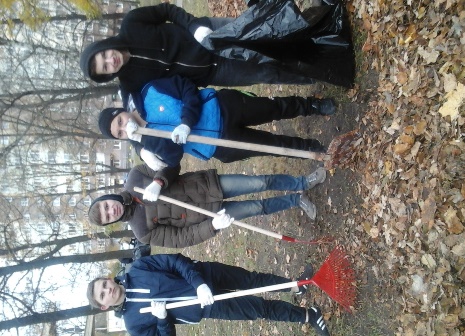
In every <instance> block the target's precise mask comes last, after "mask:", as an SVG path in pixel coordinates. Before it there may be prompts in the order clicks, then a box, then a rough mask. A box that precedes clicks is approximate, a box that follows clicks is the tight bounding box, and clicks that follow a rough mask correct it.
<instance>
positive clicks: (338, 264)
mask: <svg viewBox="0 0 465 336" xmlns="http://www.w3.org/2000/svg"><path fill="white" fill-rule="evenodd" d="M309 284H313V285H315V286H317V287H319V288H320V289H321V290H323V291H324V292H325V293H326V294H328V296H329V297H330V298H331V299H333V300H334V301H336V302H337V303H339V304H340V305H341V306H342V307H343V308H344V309H346V310H347V311H348V312H352V310H351V308H353V307H354V306H355V301H356V297H357V288H356V279H355V272H354V270H353V268H352V264H351V262H350V260H349V256H348V255H347V254H346V253H345V252H344V249H343V248H342V246H340V245H338V246H336V248H335V249H334V250H333V251H332V252H331V253H330V254H329V256H328V257H327V258H326V260H325V261H324V262H323V265H321V267H320V269H319V270H318V271H317V272H316V273H315V275H314V276H313V277H312V278H311V279H309V280H298V281H292V282H286V283H282V284H279V285H271V286H265V287H259V288H252V289H247V290H241V291H235V292H230V293H226V294H219V295H214V296H213V298H214V299H215V301H219V300H226V299H231V298H235V297H240V296H246V295H253V294H259V293H265V292H271V291H277V290H282V289H286V288H293V287H300V286H304V285H309ZM147 301H150V299H148V300H147ZM196 304H200V301H199V300H198V299H194V300H186V301H179V302H173V303H168V304H167V305H166V309H173V308H179V307H186V306H192V305H196ZM139 312H140V313H150V312H151V307H145V308H141V309H140V310H139Z"/></svg>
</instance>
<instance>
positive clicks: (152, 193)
mask: <svg viewBox="0 0 465 336" xmlns="http://www.w3.org/2000/svg"><path fill="white" fill-rule="evenodd" d="M160 191H161V185H160V184H159V183H158V182H157V181H153V182H152V183H150V184H149V186H148V187H147V188H145V191H144V196H143V199H145V200H147V201H150V202H155V201H156V200H157V199H158V196H160Z"/></svg>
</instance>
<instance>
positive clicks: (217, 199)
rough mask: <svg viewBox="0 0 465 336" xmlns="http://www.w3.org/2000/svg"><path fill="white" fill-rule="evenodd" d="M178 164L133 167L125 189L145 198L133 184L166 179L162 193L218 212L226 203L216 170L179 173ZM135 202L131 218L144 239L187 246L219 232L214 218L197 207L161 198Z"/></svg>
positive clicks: (132, 224)
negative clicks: (161, 167) (159, 167)
mask: <svg viewBox="0 0 465 336" xmlns="http://www.w3.org/2000/svg"><path fill="white" fill-rule="evenodd" d="M178 173H179V167H176V168H164V169H162V170H161V171H159V172H155V171H153V170H152V169H150V168H149V167H148V166H146V165H139V166H136V167H134V168H132V169H131V171H130V173H129V176H128V179H127V181H126V184H125V189H126V191H127V192H129V193H130V194H131V195H132V196H134V197H137V198H138V199H142V195H141V194H139V193H136V192H134V190H133V189H134V187H140V188H145V187H147V186H148V185H149V184H150V183H152V181H153V179H154V178H159V179H161V180H162V181H163V182H164V187H163V189H162V191H161V195H164V196H167V197H170V198H174V199H176V200H178V201H181V202H185V203H188V204H191V205H194V206H197V207H200V208H203V209H205V210H208V211H212V212H217V211H219V210H220V209H221V205H222V203H223V192H222V189H221V187H220V183H219V179H218V174H217V173H216V170H206V171H197V172H193V173H185V174H182V175H177V174H178ZM143 203H144V204H140V203H136V204H134V207H135V209H134V213H133V215H132V218H131V219H129V225H130V226H131V229H132V231H133V232H134V235H135V236H136V238H137V239H138V240H140V241H141V242H143V243H146V244H151V245H154V246H164V247H186V246H192V245H196V244H199V243H201V242H203V241H205V240H207V239H210V238H212V237H213V236H215V235H216V232H217V231H216V230H215V229H214V228H213V225H212V219H211V217H208V216H206V215H203V214H200V213H198V212H196V211H192V210H188V209H185V208H183V207H180V206H177V205H174V204H171V203H168V202H164V201H161V200H158V201H157V202H156V203H151V202H148V201H143Z"/></svg>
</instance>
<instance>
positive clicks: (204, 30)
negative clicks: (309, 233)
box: [194, 27, 213, 43]
mask: <svg viewBox="0 0 465 336" xmlns="http://www.w3.org/2000/svg"><path fill="white" fill-rule="evenodd" d="M212 32H213V30H211V29H210V28H208V27H199V28H197V29H196V30H195V33H194V38H195V39H196V40H197V42H199V43H200V42H202V41H203V39H204V38H205V37H207V36H208V35H210V34H211V33H212Z"/></svg>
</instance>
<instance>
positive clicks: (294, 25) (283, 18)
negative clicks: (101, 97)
mask: <svg viewBox="0 0 465 336" xmlns="http://www.w3.org/2000/svg"><path fill="white" fill-rule="evenodd" d="M249 6H250V8H249V9H248V10H247V11H246V12H245V13H244V14H243V15H242V16H240V17H239V18H237V19H232V18H207V17H204V18H196V17H194V16H193V15H191V14H189V13H187V12H186V11H184V10H183V9H182V8H179V7H177V6H175V5H171V4H168V3H163V4H161V5H157V6H149V7H141V8H138V9H135V10H132V11H130V12H129V13H128V14H127V15H126V16H125V18H124V19H123V22H122V24H121V29H120V33H119V34H118V35H116V36H114V37H110V38H107V39H105V40H102V41H97V42H94V43H92V44H91V45H89V46H88V47H86V48H85V49H84V51H83V52H82V54H81V62H80V65H81V69H82V71H83V73H84V75H85V76H87V77H89V78H90V79H91V80H93V81H94V82H97V83H102V82H106V81H110V80H113V79H115V78H117V79H118V80H119V83H120V86H121V90H122V94H123V102H124V108H114V107H109V108H106V109H104V110H103V111H101V113H100V115H99V128H100V131H101V132H102V134H103V135H104V136H106V137H108V138H112V139H128V140H129V141H131V142H132V143H133V144H134V146H135V147H136V148H137V149H138V151H139V153H140V157H141V159H142V160H143V161H144V164H141V165H138V166H136V167H133V168H132V169H131V171H130V173H129V175H128V178H127V181H126V184H125V187H124V190H122V191H121V192H120V193H118V194H108V195H104V196H101V197H99V198H97V199H95V200H94V201H93V203H92V204H91V206H90V208H89V220H90V222H91V223H93V224H95V225H100V226H105V225H109V224H112V223H116V222H120V221H123V222H128V223H129V225H130V227H131V229H132V231H133V232H134V235H135V237H136V238H137V239H138V240H139V241H141V242H143V243H147V244H151V245H154V246H164V247H172V248H180V247H186V246H192V245H195V244H200V243H202V242H204V241H205V240H207V239H210V238H212V237H213V236H215V235H216V234H217V233H218V232H219V230H223V229H226V228H228V227H229V226H230V225H231V223H232V222H234V220H235V219H237V220H239V219H243V218H248V217H252V216H258V215H267V214H271V213H275V212H277V211H281V210H287V209H291V208H294V207H300V208H301V209H302V210H303V211H304V212H305V213H306V214H307V215H308V217H309V218H310V219H315V218H316V207H315V205H314V204H313V203H312V202H311V201H310V199H309V198H308V197H307V196H305V195H303V194H302V193H299V192H301V191H304V190H310V189H312V188H314V187H315V186H317V185H318V184H320V183H323V182H324V181H325V179H326V171H325V170H324V169H323V168H318V169H317V170H316V171H314V172H313V173H311V174H309V175H307V176H300V177H293V176H289V175H282V174H277V175H261V176H247V175H243V174H227V175H220V174H218V173H217V172H216V170H214V169H210V170H205V171H196V172H188V173H184V174H180V170H181V161H182V158H183V155H184V154H185V153H186V154H190V155H192V156H194V157H196V158H198V159H201V160H209V159H211V158H216V159H218V160H220V161H221V162H223V163H229V162H234V161H238V160H244V159H247V158H250V157H255V156H263V155H270V154H264V153H261V152H257V151H252V150H238V149H231V148H226V147H220V146H215V145H211V144H203V143H194V142H190V141H188V140H189V139H188V137H189V135H190V134H195V135H201V136H207V137H210V138H216V139H227V140H240V141H245V142H249V143H254V144H264V145H272V146H277V147H284V148H292V149H299V150H306V151H314V152H322V153H323V152H324V151H325V148H324V146H323V145H322V144H321V143H320V142H319V141H318V140H316V139H303V138H299V137H291V136H286V135H275V134H272V133H269V132H265V131H259V130H256V129H253V128H250V127H249V126H256V125H260V124H263V123H268V122H271V121H273V120H281V119H289V118H295V117H298V116H313V115H321V116H329V115H333V114H334V113H335V112H336V108H337V106H336V103H335V102H334V101H333V100H332V99H328V98H326V99H317V98H314V97H308V98H303V97H274V98H265V97H257V96H255V95H254V94H252V93H249V92H245V91H241V90H231V89H221V90H215V89H212V88H207V86H208V85H216V86H245V85H251V84H256V83H268V84H272V83H275V84H278V83H281V84H312V83H314V82H315V81H316V80H319V81H325V82H328V83H332V84H336V85H342V86H346V87H349V86H351V85H352V83H353V79H354V56H353V49H352V43H351V38H350V29H349V25H348V21H347V15H346V12H345V8H344V5H343V4H341V3H339V2H338V1H334V0H323V2H322V4H321V6H317V7H311V8H308V9H306V10H305V11H303V12H300V11H299V10H298V9H297V7H296V6H295V4H294V3H293V1H292V0H279V1H275V0H262V1H249ZM278 18H279V19H278ZM270 22H272V23H273V28H274V29H266V27H267V26H268V25H269V23H270ZM260 25H262V26H260ZM258 28H260V29H258ZM251 31H252V33H251ZM199 87H203V88H202V89H199ZM141 128H148V129H157V130H164V131H169V132H170V134H171V139H169V138H168V139H165V138H161V137H153V136H147V135H142V134H140V132H139V129H141ZM134 187H139V188H143V189H144V192H143V194H139V193H137V192H135V191H134ZM267 190H278V191H291V193H289V194H286V195H282V196H276V197H272V198H267V199H262V200H247V201H230V200H227V199H229V198H232V197H236V196H240V195H246V194H250V193H256V192H262V191H267ZM160 195H163V196H169V197H172V198H174V199H176V200H178V201H182V202H185V203H188V204H190V205H195V206H196V207H200V208H203V209H206V210H209V211H213V212H216V213H217V214H218V215H217V216H216V217H214V218H210V217H208V216H206V215H204V214H202V213H198V212H196V211H193V210H189V209H186V208H184V207H181V206H178V205H175V204H171V203H169V202H166V201H163V200H159V196H160ZM312 274H313V269H312V267H311V265H307V267H306V268H305V271H304V272H303V274H301V275H300V276H299V277H298V278H299V279H309V278H311V276H312ZM289 281H290V280H289V279H286V278H284V277H281V276H277V275H273V274H265V273H257V272H249V271H246V270H244V269H242V268H239V267H233V266H228V265H224V264H220V263H216V262H198V261H194V260H191V259H189V258H187V257H185V256H183V255H181V254H172V255H168V254H167V255H153V256H148V257H143V258H141V259H139V260H137V261H136V262H134V264H133V266H132V267H131V269H130V271H129V272H127V273H126V274H125V275H124V276H122V277H119V278H117V279H114V280H113V279H109V278H97V279H95V280H93V281H92V282H91V283H90V284H89V286H88V292H87V296H88V299H89V302H90V304H91V305H92V306H94V307H96V308H100V309H102V310H106V309H110V308H113V309H115V310H117V311H118V312H120V313H121V315H122V316H123V318H124V320H125V325H126V328H127V330H128V331H129V333H131V334H132V335H175V334H176V331H175V326H174V325H175V324H179V323H198V322H199V321H200V320H201V319H202V318H216V319H226V320H255V319H257V318H264V319H269V320H274V321H288V322H299V323H309V324H311V325H312V326H313V328H314V330H315V332H316V333H317V334H318V335H329V330H328V328H327V326H326V324H325V321H324V319H323V315H322V313H321V310H320V309H319V308H317V307H309V308H308V309H307V308H303V307H297V306H294V305H292V304H290V303H287V302H284V301H279V300H276V301H271V300H264V299H263V298H260V297H257V296H244V297H238V298H232V299H228V300H222V301H215V300H214V295H216V294H221V293H225V292H229V291H232V290H241V289H250V288H256V287H261V286H268V285H274V284H281V283H285V282H289ZM288 291H291V292H293V293H295V294H296V295H297V294H303V293H305V291H306V288H305V287H303V286H302V287H301V288H298V287H296V288H292V289H290V290H288ZM191 298H198V299H199V301H200V305H196V306H195V305H194V306H188V307H183V308H175V309H169V310H167V309H166V302H167V301H182V300H187V299H191ZM147 306H151V314H141V313H140V312H139V310H140V308H142V307H147Z"/></svg>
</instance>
